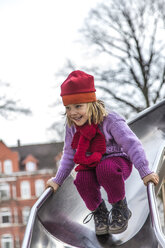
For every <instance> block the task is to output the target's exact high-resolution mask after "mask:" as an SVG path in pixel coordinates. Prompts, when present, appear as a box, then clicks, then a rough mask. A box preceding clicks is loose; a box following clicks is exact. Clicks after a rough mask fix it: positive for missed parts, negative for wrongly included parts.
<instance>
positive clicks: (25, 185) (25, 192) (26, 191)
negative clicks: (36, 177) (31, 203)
mask: <svg viewBox="0 0 165 248" xmlns="http://www.w3.org/2000/svg"><path fill="white" fill-rule="evenodd" d="M21 197H22V198H23V199H29V198H30V197H31V191H30V183H29V181H22V182H21Z"/></svg>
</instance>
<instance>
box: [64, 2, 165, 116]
mask: <svg viewBox="0 0 165 248" xmlns="http://www.w3.org/2000/svg"><path fill="white" fill-rule="evenodd" d="M161 6H165V0H159V1H157V0H155V1H154V0H153V1H151V0H143V1H133V0H107V1H104V2H102V3H100V4H99V5H98V6H97V7H96V8H95V9H92V10H91V11H90V12H89V16H88V17H87V18H86V20H85V23H84V27H83V28H82V29H81V30H80V32H81V34H82V36H83V38H84V41H85V42H87V44H88V47H89V49H90V54H92V56H93V60H92V66H91V67H90V68H89V66H88V68H85V67H84V69H86V70H87V71H88V72H91V73H92V74H93V75H94V76H95V80H96V81H97V87H98V88H100V89H101V90H102V91H103V92H104V98H105V99H106V101H107V102H108V103H109V104H110V105H112V104H113V106H114V107H115V108H118V109H119V111H120V112H122V113H123V114H125V115H126V116H128V115H129V113H130V112H132V111H133V112H140V111H141V110H143V109H145V108H147V107H149V106H151V105H153V104H155V103H156V102H157V101H160V100H161V99H163V98H164V97H165V57H164V48H165V42H164V37H165V29H164V16H163V14H164V13H163V12H161V11H160V10H161V9H162V8H161ZM91 51H93V52H94V53H92V52H91ZM88 54H89V51H88ZM68 67H70V68H71V62H70V61H69V63H68Z"/></svg>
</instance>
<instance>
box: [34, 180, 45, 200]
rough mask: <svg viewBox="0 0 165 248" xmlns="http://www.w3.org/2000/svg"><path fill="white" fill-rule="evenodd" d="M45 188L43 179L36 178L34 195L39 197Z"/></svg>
mask: <svg viewBox="0 0 165 248" xmlns="http://www.w3.org/2000/svg"><path fill="white" fill-rule="evenodd" d="M44 189H45V183H44V180H42V179H38V180H36V181H35V192H36V196H37V197H39V196H40V195H41V194H42V193H43V192H44Z"/></svg>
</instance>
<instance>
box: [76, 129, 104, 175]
mask: <svg viewBox="0 0 165 248" xmlns="http://www.w3.org/2000/svg"><path fill="white" fill-rule="evenodd" d="M76 130H77V131H76V133H75V134H74V136H73V140H72V144H71V146H72V148H73V149H76V153H75V156H74V162H75V163H76V164H79V165H78V166H77V167H76V168H75V170H76V171H79V170H90V169H93V168H94V167H96V166H97V164H98V163H99V162H100V160H101V158H102V155H103V154H104V153H105V151H106V143H105V137H104V135H103V134H102V132H101V131H100V130H99V127H98V124H91V125H89V124H85V125H83V126H76ZM88 152H89V153H92V154H91V155H89V156H87V153H88Z"/></svg>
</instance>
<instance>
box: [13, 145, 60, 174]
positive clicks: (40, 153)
mask: <svg viewBox="0 0 165 248" xmlns="http://www.w3.org/2000/svg"><path fill="white" fill-rule="evenodd" d="M10 149H11V150H12V151H17V152H18V154H19V167H20V170H24V166H22V162H23V160H25V159H26V157H27V156H28V155H29V154H31V155H32V156H33V157H35V158H36V159H37V160H38V161H39V163H38V169H55V165H56V160H55V158H56V156H57V155H58V154H59V153H61V152H62V150H63V142H59V143H47V144H33V145H23V146H22V145H19V146H17V147H10Z"/></svg>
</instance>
